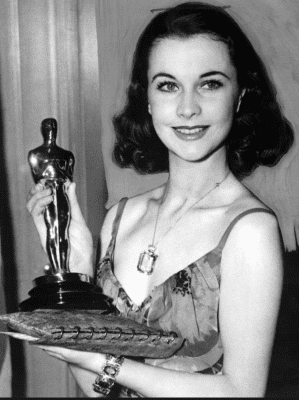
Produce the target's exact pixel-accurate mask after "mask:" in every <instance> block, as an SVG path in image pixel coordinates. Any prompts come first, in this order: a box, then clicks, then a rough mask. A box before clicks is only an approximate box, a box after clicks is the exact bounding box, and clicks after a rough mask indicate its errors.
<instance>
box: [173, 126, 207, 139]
mask: <svg viewBox="0 0 299 400" xmlns="http://www.w3.org/2000/svg"><path fill="white" fill-rule="evenodd" d="M208 128H209V125H195V126H174V127H173V130H174V132H175V134H176V136H177V137H179V138H180V139H183V140H197V139H201V138H202V137H203V136H204V135H205V133H206V131H207V129H208Z"/></svg>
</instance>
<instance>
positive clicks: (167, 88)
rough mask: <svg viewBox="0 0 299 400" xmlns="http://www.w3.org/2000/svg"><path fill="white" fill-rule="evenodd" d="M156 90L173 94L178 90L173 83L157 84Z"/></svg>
mask: <svg viewBox="0 0 299 400" xmlns="http://www.w3.org/2000/svg"><path fill="white" fill-rule="evenodd" d="M157 88H158V90H161V91H162V92H175V91H177V89H178V87H177V85H176V84H175V83H174V82H159V83H158V85H157Z"/></svg>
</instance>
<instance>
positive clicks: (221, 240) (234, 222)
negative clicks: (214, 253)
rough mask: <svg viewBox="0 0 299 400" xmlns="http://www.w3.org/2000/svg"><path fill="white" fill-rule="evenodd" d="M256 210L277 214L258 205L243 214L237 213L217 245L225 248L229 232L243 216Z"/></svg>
mask: <svg viewBox="0 0 299 400" xmlns="http://www.w3.org/2000/svg"><path fill="white" fill-rule="evenodd" d="M256 212H265V213H268V214H272V215H275V214H274V212H273V211H272V210H267V209H266V208H261V207H256V208H250V209H249V210H246V211H243V212H242V213H241V214H239V215H237V216H236V218H234V219H233V220H232V222H231V223H230V224H229V226H228V227H227V229H226V230H225V232H224V234H223V236H222V238H221V239H220V242H219V244H218V246H217V247H220V248H222V249H223V247H224V246H225V243H226V241H227V238H228V236H229V234H230V233H231V231H232V229H233V227H234V226H235V225H236V223H237V222H238V221H239V220H240V219H242V218H243V217H245V216H246V215H248V214H253V213H256Z"/></svg>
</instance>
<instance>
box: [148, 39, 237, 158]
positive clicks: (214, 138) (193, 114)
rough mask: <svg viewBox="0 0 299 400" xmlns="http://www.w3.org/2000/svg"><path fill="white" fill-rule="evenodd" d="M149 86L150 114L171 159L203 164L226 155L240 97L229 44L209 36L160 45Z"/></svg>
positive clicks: (151, 62)
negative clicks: (228, 138) (212, 158)
mask: <svg viewBox="0 0 299 400" xmlns="http://www.w3.org/2000/svg"><path fill="white" fill-rule="evenodd" d="M148 82H149V84H148V100H149V112H150V114H151V115H152V119H153V124H154V127H155V130H156V132H157V134H158V136H159V138H160V139H161V141H162V142H163V143H164V144H165V146H166V147H167V148H168V149H169V151H170V156H173V155H174V156H177V157H180V158H183V159H185V160H187V161H199V160H203V159H206V158H208V157H209V156H210V155H211V154H215V153H216V152H218V151H225V150H224V147H223V146H221V144H222V143H223V141H224V139H225V138H226V137H227V135H228V133H229V131H230V128H231V125H232V121H233V116H234V113H235V110H236V107H237V103H238V95H239V87H238V83H237V73H236V70H235V68H234V66H233V64H232V62H231V60H230V56H229V52H228V48H227V46H226V45H225V43H223V42H221V41H216V40H213V39H211V38H210V37H208V36H207V35H195V36H192V37H191V38H188V39H181V38H167V39H162V40H160V41H158V42H157V43H156V44H155V45H154V47H153V48H152V51H151V54H150V58H149V70H148ZM219 146H220V147H219Z"/></svg>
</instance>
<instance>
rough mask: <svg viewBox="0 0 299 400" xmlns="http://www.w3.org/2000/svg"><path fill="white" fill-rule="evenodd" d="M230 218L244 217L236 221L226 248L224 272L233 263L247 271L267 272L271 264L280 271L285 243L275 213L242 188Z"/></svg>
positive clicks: (231, 208)
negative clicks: (282, 240)
mask: <svg viewBox="0 0 299 400" xmlns="http://www.w3.org/2000/svg"><path fill="white" fill-rule="evenodd" d="M246 211H248V212H247V213H244V212H246ZM243 213H244V215H242V214H243ZM228 215H229V220H230V221H233V220H234V218H236V217H237V216H238V215H240V216H241V218H239V219H237V220H236V223H235V224H234V226H233V228H232V230H231V232H230V234H229V236H228V238H227V242H226V244H225V247H224V249H223V260H222V261H223V263H222V264H223V269H224V270H225V265H226V264H231V263H234V264H235V265H240V268H242V266H244V269H249V270H248V272H250V271H252V270H254V269H255V268H259V269H260V270H262V269H263V267H265V269H267V268H268V267H269V264H271V263H273V267H272V268H275V266H277V268H279V266H280V264H281V254H282V251H281V250H282V246H281V245H282V243H281V236H280V230H279V225H278V221H277V218H276V216H275V214H274V213H273V212H271V210H270V209H269V208H268V207H267V206H266V205H265V204H264V203H263V202H261V201H260V200H259V199H258V198H257V197H256V196H255V195H254V194H253V193H252V192H250V190H248V189H247V188H246V187H244V186H243V185H242V188H241V195H240V196H239V197H238V198H237V200H236V201H235V203H234V204H232V206H231V207H229V209H228ZM236 263H237V264H236ZM245 273H247V271H246V272H245Z"/></svg>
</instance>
